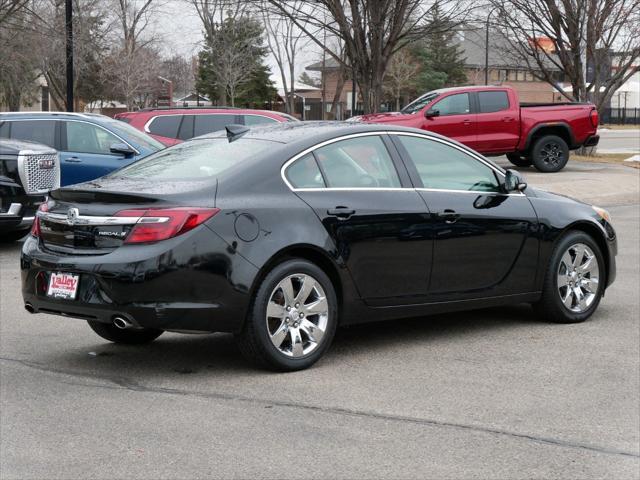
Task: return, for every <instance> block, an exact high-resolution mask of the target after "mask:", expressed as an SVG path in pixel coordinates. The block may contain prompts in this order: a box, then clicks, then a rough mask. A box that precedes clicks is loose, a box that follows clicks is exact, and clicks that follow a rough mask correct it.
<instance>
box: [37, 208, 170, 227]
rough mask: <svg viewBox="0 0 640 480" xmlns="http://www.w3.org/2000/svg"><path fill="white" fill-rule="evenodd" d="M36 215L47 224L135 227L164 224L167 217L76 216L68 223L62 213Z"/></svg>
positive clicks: (40, 213) (167, 219) (39, 213)
mask: <svg viewBox="0 0 640 480" xmlns="http://www.w3.org/2000/svg"><path fill="white" fill-rule="evenodd" d="M36 215H37V216H38V217H39V218H41V219H42V220H45V221H47V222H53V223H61V224H64V225H90V226H99V225H102V226H105V225H106V226H108V225H135V224H137V223H166V222H168V221H169V220H170V218H169V217H101V216H92V215H78V216H77V217H74V218H73V221H69V219H68V217H67V215H65V214H62V213H51V212H40V211H38V212H36Z"/></svg>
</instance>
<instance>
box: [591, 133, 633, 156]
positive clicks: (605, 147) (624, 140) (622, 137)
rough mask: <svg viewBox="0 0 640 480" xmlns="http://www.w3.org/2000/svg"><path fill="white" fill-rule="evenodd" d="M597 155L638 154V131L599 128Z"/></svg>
mask: <svg viewBox="0 0 640 480" xmlns="http://www.w3.org/2000/svg"><path fill="white" fill-rule="evenodd" d="M598 133H599V134H600V142H599V143H598V153H640V129H621V130H615V129H613V130H610V129H607V128H599V129H598Z"/></svg>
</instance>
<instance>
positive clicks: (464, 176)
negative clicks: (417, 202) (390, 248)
mask: <svg viewBox="0 0 640 480" xmlns="http://www.w3.org/2000/svg"><path fill="white" fill-rule="evenodd" d="M397 138H398V140H399V141H400V143H401V144H402V146H403V147H404V148H405V150H406V151H407V153H408V154H409V159H410V160H411V161H412V162H413V164H414V165H415V167H416V170H417V171H418V176H419V177H420V180H421V181H422V185H423V187H424V188H432V189H438V190H470V191H480V192H499V191H500V183H499V182H498V179H497V178H496V175H495V173H494V171H493V170H492V169H491V168H489V167H488V166H487V165H485V164H483V163H482V162H480V161H478V160H476V159H475V158H473V157H472V156H470V155H468V154H466V153H465V152H463V151H461V150H458V149H457V148H455V147H453V146H450V145H447V144H445V143H442V142H438V141H435V140H430V139H428V138H421V137H412V136H407V135H398V136H397Z"/></svg>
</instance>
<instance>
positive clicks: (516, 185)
mask: <svg viewBox="0 0 640 480" xmlns="http://www.w3.org/2000/svg"><path fill="white" fill-rule="evenodd" d="M526 188H527V183H526V182H525V181H524V178H522V177H521V176H520V174H519V173H518V172H516V171H515V170H511V169H509V170H507V172H506V174H505V176H504V189H505V190H506V192H507V193H509V192H522V191H524V190H525V189H526Z"/></svg>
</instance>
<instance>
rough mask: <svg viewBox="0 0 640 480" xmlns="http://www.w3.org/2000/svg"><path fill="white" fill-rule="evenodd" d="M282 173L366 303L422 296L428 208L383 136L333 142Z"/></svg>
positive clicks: (427, 269) (427, 268)
mask: <svg viewBox="0 0 640 480" xmlns="http://www.w3.org/2000/svg"><path fill="white" fill-rule="evenodd" d="M388 147H391V150H390V149H389V148H388ZM394 157H395V159H394ZM285 176H286V178H287V181H288V183H289V184H290V186H291V187H292V189H293V191H294V192H295V193H296V194H297V195H298V196H299V197H300V198H301V199H302V200H303V201H305V202H306V203H307V204H308V205H310V206H311V207H312V208H313V210H314V211H315V213H316V215H317V216H318V218H319V219H320V221H321V222H322V224H323V225H324V227H325V228H326V230H327V233H328V234H329V235H330V237H331V239H332V241H333V243H334V245H335V249H336V252H337V256H338V257H339V258H340V259H342V261H344V263H345V264H346V266H347V268H348V270H349V272H350V274H351V276H352V278H353V280H354V283H355V285H356V287H357V289H358V291H359V293H360V295H361V297H362V298H363V299H365V301H367V302H374V303H375V304H377V305H384V304H398V303H412V302H414V301H418V300H416V298H418V297H420V296H424V295H425V293H426V289H427V285H428V282H429V275H430V271H431V249H432V240H431V235H430V233H429V230H428V212H427V210H426V208H425V205H424V202H423V201H422V199H421V198H420V195H419V194H418V193H417V192H416V191H415V189H414V188H413V187H412V186H411V185H410V183H409V178H408V174H407V172H406V169H404V167H403V166H402V164H401V163H400V160H399V158H398V156H397V152H396V151H395V150H394V149H393V145H392V144H391V143H390V141H389V139H388V138H387V137H386V136H381V135H379V134H356V135H352V136H348V137H343V138H341V139H336V140H333V141H331V142H330V143H327V144H323V145H321V146H319V147H318V148H316V149H315V150H313V151H312V152H308V153H306V154H304V155H302V156H299V157H298V158H294V159H293V160H292V161H290V162H289V164H288V166H286V169H285ZM294 228H295V227H294Z"/></svg>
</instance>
